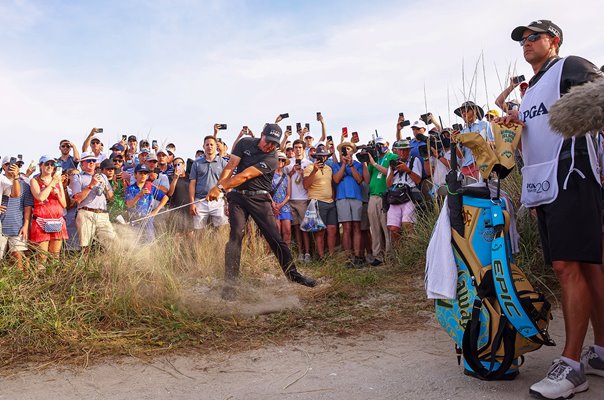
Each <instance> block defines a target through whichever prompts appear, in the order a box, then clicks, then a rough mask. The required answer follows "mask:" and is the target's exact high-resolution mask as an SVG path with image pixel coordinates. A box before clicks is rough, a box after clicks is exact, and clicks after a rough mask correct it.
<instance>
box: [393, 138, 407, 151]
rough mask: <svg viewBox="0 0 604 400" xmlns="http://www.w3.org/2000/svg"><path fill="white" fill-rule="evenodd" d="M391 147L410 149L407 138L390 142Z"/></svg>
mask: <svg viewBox="0 0 604 400" xmlns="http://www.w3.org/2000/svg"><path fill="white" fill-rule="evenodd" d="M392 148H393V149H410V148H411V143H410V142H409V141H408V140H407V139H402V140H397V141H396V142H394V143H393V144H392Z"/></svg>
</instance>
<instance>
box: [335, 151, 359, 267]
mask: <svg viewBox="0 0 604 400" xmlns="http://www.w3.org/2000/svg"><path fill="white" fill-rule="evenodd" d="M356 151H357V146H356V145H355V144H353V143H350V142H342V143H340V144H339V145H338V152H339V153H340V163H337V162H334V163H333V164H332V170H333V181H334V182H335V183H336V185H337V187H336V208H337V212H338V222H339V223H341V224H342V231H343V232H342V245H343V247H344V250H345V251H347V252H349V253H350V252H352V255H353V258H352V261H351V262H350V264H349V267H353V268H358V267H361V266H363V265H364V264H365V259H364V258H363V257H362V249H361V213H362V210H363V194H362V192H361V182H363V165H362V164H361V163H360V162H358V161H356V160H354V159H353V155H354V153H356Z"/></svg>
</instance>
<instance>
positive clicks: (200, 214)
mask: <svg viewBox="0 0 604 400" xmlns="http://www.w3.org/2000/svg"><path fill="white" fill-rule="evenodd" d="M195 207H196V208H197V215H192V216H191V217H192V218H193V229H204V228H205V227H207V226H208V225H209V224H210V222H211V223H212V225H213V226H214V227H219V226H222V225H226V224H228V223H229V219H228V217H227V216H226V215H225V214H224V197H221V198H219V199H218V200H216V201H208V200H206V199H203V200H198V201H197V202H196V203H195Z"/></svg>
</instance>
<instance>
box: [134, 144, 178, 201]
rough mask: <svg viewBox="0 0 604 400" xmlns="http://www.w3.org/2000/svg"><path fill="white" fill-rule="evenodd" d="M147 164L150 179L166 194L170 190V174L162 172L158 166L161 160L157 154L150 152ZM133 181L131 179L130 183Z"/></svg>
mask: <svg viewBox="0 0 604 400" xmlns="http://www.w3.org/2000/svg"><path fill="white" fill-rule="evenodd" d="M145 164H146V165H147V168H149V179H150V180H151V182H153V185H154V186H156V187H157V188H158V189H159V190H161V191H162V192H163V193H164V194H165V193H168V190H170V179H169V178H168V175H165V174H162V173H161V170H160V169H159V167H158V164H159V161H158V158H157V156H156V155H155V154H154V153H151V154H149V155H148V156H147V160H146V161H145ZM132 183H134V182H133V181H132V179H131V180H130V184H132ZM155 205H157V204H155Z"/></svg>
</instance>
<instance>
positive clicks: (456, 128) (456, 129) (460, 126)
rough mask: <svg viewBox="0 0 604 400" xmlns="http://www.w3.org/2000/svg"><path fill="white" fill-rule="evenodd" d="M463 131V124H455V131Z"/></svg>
mask: <svg viewBox="0 0 604 400" xmlns="http://www.w3.org/2000/svg"><path fill="white" fill-rule="evenodd" d="M462 129H463V125H462V124H453V130H454V131H461V130H462Z"/></svg>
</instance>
